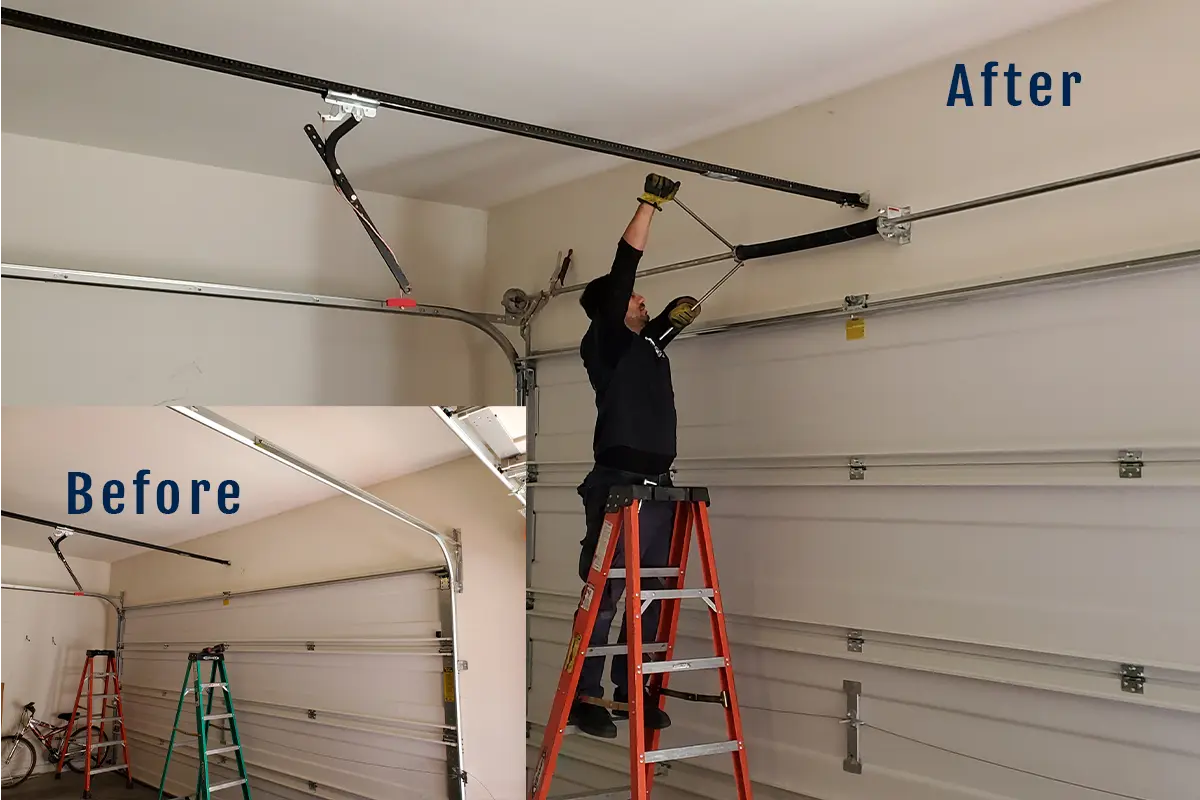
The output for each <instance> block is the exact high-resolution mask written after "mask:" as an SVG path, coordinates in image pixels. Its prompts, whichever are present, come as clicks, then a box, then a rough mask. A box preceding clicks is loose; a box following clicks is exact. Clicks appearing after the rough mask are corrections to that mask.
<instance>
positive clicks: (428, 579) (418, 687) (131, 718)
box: [124, 572, 448, 800]
mask: <svg viewBox="0 0 1200 800" xmlns="http://www.w3.org/2000/svg"><path fill="white" fill-rule="evenodd" d="M440 620H441V609H440V607H439V589H438V579H437V576H436V575H434V574H432V572H416V573H410V574H400V575H393V576H385V577H373V578H368V579H360V580H351V581H346V582H339V583H333V584H327V585H318V586H309V587H298V588H291V589H286V590H277V591H265V592H261V593H251V594H247V595H245V596H233V597H231V598H228V603H226V602H225V601H224V600H222V599H208V600H200V601H193V602H186V601H185V602H180V603H174V604H171V605H168V606H163V607H158V608H148V609H143V610H137V609H132V610H131V611H130V612H129V615H128V622H127V625H126V633H125V638H126V643H127V646H126V649H125V664H124V672H125V677H124V688H125V695H126V707H127V717H128V723H129V726H130V732H131V736H133V737H134V738H135V739H137V740H138V745H137V748H138V749H139V750H140V751H141V753H140V756H139V763H136V764H135V771H136V772H137V773H138V777H139V778H141V779H143V780H150V781H151V782H152V783H155V784H157V782H158V779H159V771H161V769H162V763H163V757H164V756H165V745H166V741H167V740H168V739H169V737H170V735H171V728H172V723H173V720H174V715H175V710H176V707H177V704H178V700H179V692H180V688H181V685H182V682H183V678H184V674H185V671H186V668H187V654H188V652H191V651H195V650H198V649H199V648H200V647H202V646H207V645H211V644H216V643H217V642H225V643H227V644H228V646H229V650H228V651H227V653H226V664H227V670H228V674H229V681H230V687H231V689H232V692H233V701H234V709H235V711H236V714H237V722H238V726H239V732H240V733H241V737H242V743H243V746H244V748H245V750H244V752H245V757H246V759H247V766H248V768H249V770H250V773H251V784H252V786H253V787H254V792H255V794H256V796H257V795H258V794H260V790H259V786H260V784H261V785H262V788H263V790H265V791H266V792H267V793H269V794H271V795H274V796H279V797H281V798H285V799H286V800H295V798H298V797H301V796H308V797H311V796H312V790H311V789H310V788H309V785H308V784H309V782H313V783H315V784H317V785H318V786H321V787H324V790H325V791H327V792H330V793H331V796H335V797H337V796H346V797H361V798H371V799H373V798H384V797H391V796H394V792H395V790H396V788H397V786H407V787H410V788H411V789H412V790H413V791H414V792H420V793H422V796H426V797H434V798H438V797H445V796H446V793H447V782H446V767H447V755H448V745H447V744H446V743H445V742H444V740H443V733H444V731H445V729H446V724H445V711H444V705H443V696H442V668H443V660H444V659H443V657H442V656H441V655H440V654H439V641H438V639H437V637H436V636H435V634H436V633H437V632H438V631H439V630H440V629H441V628H442V622H441V621H440ZM201 668H202V676H201V677H202V680H203V681H204V682H208V680H209V670H210V669H211V665H206V664H201ZM188 700H191V698H190V697H189V698H188ZM216 708H221V702H220V700H219V699H218V700H217V703H216ZM194 713H195V712H194V706H190V705H189V704H188V703H186V702H185V705H184V718H183V720H182V723H181V727H182V728H183V729H185V730H194V728H195V722H194ZM216 741H227V734H222V733H221V732H220V731H219V730H214V731H213V732H212V734H211V738H210V742H216ZM185 752H186V751H185ZM192 752H193V753H194V747H193V748H192ZM174 764H175V762H174V760H173V761H172V770H171V772H172V776H174V777H175V778H177V780H178V781H179V782H180V786H181V787H182V786H184V785H185V784H188V783H194V781H195V768H196V763H195V761H194V760H190V761H189V760H187V759H186V758H185V759H184V761H183V762H181V765H180V766H178V767H176V766H174ZM229 765H230V767H231V768H232V767H233V762H229ZM148 773H153V774H152V778H147V777H146V775H147V774H148ZM230 779H232V777H231V778H230ZM189 791H190V790H189Z"/></svg>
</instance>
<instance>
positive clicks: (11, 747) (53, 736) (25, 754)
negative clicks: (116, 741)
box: [0, 703, 109, 789]
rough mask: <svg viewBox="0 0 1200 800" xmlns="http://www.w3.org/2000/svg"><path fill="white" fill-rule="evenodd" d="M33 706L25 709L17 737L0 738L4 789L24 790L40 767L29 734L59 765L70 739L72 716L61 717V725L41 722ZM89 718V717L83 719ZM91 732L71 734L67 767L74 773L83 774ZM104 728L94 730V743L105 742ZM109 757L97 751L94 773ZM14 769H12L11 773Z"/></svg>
mask: <svg viewBox="0 0 1200 800" xmlns="http://www.w3.org/2000/svg"><path fill="white" fill-rule="evenodd" d="M34 713H35V708H34V704H33V703H26V704H25V705H24V706H23V707H22V709H21V724H20V725H18V726H17V731H16V733H13V734H10V735H8V736H5V737H3V738H0V757H2V758H3V776H2V777H0V787H2V788H5V789H11V788H12V787H14V786H20V785H21V784H22V783H24V782H25V780H26V779H27V778H28V777H29V776H30V775H31V774H32V773H33V768H34V767H35V766H36V765H37V749H36V748H35V747H34V746H33V742H31V741H29V739H28V737H26V736H25V733H26V732H27V731H28V732H29V733H31V734H33V737H34V738H35V739H37V740H38V741H39V742H41V743H42V747H44V748H46V760H47V761H48V762H49V763H51V764H57V763H58V759H59V756H61V755H62V745H63V739H64V738H65V736H66V732H67V725H68V724H69V723H70V721H71V712H69V711H67V712H65V713H62V714H59V715H58V718H59V720H61V722H59V723H58V724H55V723H51V722H46V721H44V720H40V719H38V718H37V717H35V716H34ZM80 716H86V715H80ZM87 734H88V731H87V728H84V727H81V728H77V729H76V730H75V732H74V733H72V734H71V737H70V740H69V744H68V749H67V758H66V760H65V763H66V765H67V768H68V769H70V770H71V771H72V772H83V767H84V761H83V759H84V752H85V751H86V750H87ZM101 736H102V734H101V730H100V726H98V725H93V726H92V743H93V744H94V743H96V742H98V741H101ZM108 755H109V754H108V753H107V752H105V751H104V750H97V751H96V752H95V753H94V754H93V755H92V769H96V768H97V767H99V766H100V765H101V764H102V763H103V762H104V759H105V758H106V757H107V756H108ZM10 768H11V769H10Z"/></svg>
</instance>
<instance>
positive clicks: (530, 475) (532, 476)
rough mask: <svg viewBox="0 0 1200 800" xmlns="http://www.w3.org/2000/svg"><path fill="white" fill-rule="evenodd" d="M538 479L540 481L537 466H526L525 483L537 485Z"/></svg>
mask: <svg viewBox="0 0 1200 800" xmlns="http://www.w3.org/2000/svg"><path fill="white" fill-rule="evenodd" d="M537 479H538V468H537V464H526V465H525V482H526V483H537Z"/></svg>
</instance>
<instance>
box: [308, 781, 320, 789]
mask: <svg viewBox="0 0 1200 800" xmlns="http://www.w3.org/2000/svg"><path fill="white" fill-rule="evenodd" d="M317 788H318V787H317V782H316V781H309V782H308V790H309V791H310V792H315V791H316V790H317Z"/></svg>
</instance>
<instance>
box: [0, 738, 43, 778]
mask: <svg viewBox="0 0 1200 800" xmlns="http://www.w3.org/2000/svg"><path fill="white" fill-rule="evenodd" d="M36 763H37V751H36V750H34V749H33V742H31V741H29V740H28V739H26V738H24V737H22V736H5V737H4V738H3V739H2V740H0V764H2V765H3V770H4V772H3V777H0V786H2V787H3V788H5V789H11V788H12V787H14V786H20V785H21V784H22V783H24V782H25V779H26V778H28V777H29V775H30V773H32V772H33V767H34V765H35V764H36Z"/></svg>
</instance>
